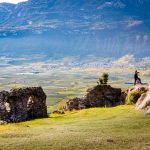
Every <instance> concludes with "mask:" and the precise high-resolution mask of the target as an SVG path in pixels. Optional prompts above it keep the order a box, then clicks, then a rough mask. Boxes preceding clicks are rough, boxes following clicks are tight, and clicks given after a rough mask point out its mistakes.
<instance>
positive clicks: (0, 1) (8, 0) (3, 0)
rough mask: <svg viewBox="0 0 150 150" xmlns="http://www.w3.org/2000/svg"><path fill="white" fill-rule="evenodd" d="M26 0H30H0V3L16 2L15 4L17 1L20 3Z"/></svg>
mask: <svg viewBox="0 0 150 150" xmlns="http://www.w3.org/2000/svg"><path fill="white" fill-rule="evenodd" d="M25 1H28V0H0V3H4V2H5V3H14V4H17V3H20V2H25Z"/></svg>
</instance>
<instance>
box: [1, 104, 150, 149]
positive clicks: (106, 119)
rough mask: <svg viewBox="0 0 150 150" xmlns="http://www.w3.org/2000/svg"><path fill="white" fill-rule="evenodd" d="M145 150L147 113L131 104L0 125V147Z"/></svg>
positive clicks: (148, 145)
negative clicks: (135, 108)
mask: <svg viewBox="0 0 150 150" xmlns="http://www.w3.org/2000/svg"><path fill="white" fill-rule="evenodd" d="M5 149H6V150H7V149H8V150H10V149H11V150H23V149H24V150H31V149H32V150H50V149H52V150H59V149H61V150H75V149H76V150H109V149H110V150H115V149H117V150H126V149H128V150H149V149H150V117H149V116H145V115H144V114H143V112H141V111H136V110H134V106H126V105H125V106H118V107H114V108H92V109H85V110H81V111H72V112H67V113H66V114H64V115H57V114H52V115H50V116H49V118H45V119H36V120H32V121H27V122H23V123H17V124H8V125H1V126H0V150H5Z"/></svg>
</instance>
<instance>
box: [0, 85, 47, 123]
mask: <svg viewBox="0 0 150 150" xmlns="http://www.w3.org/2000/svg"><path fill="white" fill-rule="evenodd" d="M41 117H47V107H46V95H45V93H44V91H43V89H42V88H41V87H29V88H20V89H13V90H11V91H10V92H8V91H1V92H0V122H19V121H25V120H28V119H30V118H41Z"/></svg>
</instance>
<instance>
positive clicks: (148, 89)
mask: <svg viewBox="0 0 150 150" xmlns="http://www.w3.org/2000/svg"><path fill="white" fill-rule="evenodd" d="M139 88H142V89H144V93H143V94H142V95H141V97H140V98H139V99H138V101H137V103H136V109H137V110H144V111H145V114H146V115H150V86H149V85H143V86H142V85H140V86H139ZM136 89H137V87H136ZM136 89H135V90H136Z"/></svg>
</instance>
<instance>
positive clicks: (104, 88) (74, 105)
mask: <svg viewBox="0 0 150 150" xmlns="http://www.w3.org/2000/svg"><path fill="white" fill-rule="evenodd" d="M122 103H124V98H123V97H122V92H121V89H120V88H113V87H111V86H110V85H98V86H95V87H94V88H92V89H89V90H88V91H87V94H86V95H85V97H83V98H74V99H70V100H69V101H68V102H67V103H66V106H65V107H64V108H65V109H66V110H73V109H83V108H91V107H113V106H116V105H119V104H122Z"/></svg>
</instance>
